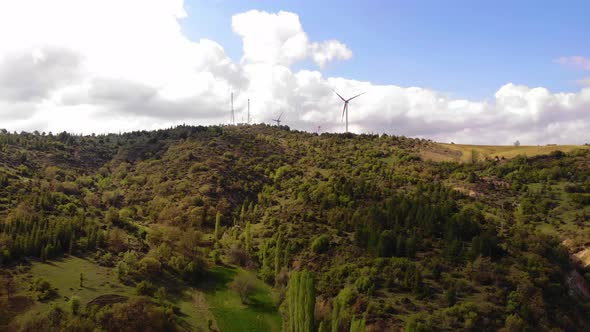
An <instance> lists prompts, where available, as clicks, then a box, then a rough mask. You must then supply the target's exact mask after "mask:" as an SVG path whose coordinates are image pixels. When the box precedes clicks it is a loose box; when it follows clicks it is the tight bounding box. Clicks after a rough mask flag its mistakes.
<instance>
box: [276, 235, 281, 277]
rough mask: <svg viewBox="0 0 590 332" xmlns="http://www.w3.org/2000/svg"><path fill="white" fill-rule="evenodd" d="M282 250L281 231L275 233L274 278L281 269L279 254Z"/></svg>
mask: <svg viewBox="0 0 590 332" xmlns="http://www.w3.org/2000/svg"><path fill="white" fill-rule="evenodd" d="M282 251H283V233H282V232H279V234H278V235H277V245H276V248H275V279H276V277H277V276H278V275H279V272H280V271H281V254H282Z"/></svg>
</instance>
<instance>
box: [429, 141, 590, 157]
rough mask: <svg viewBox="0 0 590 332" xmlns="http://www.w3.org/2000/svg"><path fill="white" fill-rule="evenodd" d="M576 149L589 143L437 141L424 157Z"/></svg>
mask: <svg viewBox="0 0 590 332" xmlns="http://www.w3.org/2000/svg"><path fill="white" fill-rule="evenodd" d="M576 149H590V146H587V145H535V146H531V145H529V146H513V145H466V144H448V143H437V144H436V145H435V147H434V148H433V149H428V150H426V151H423V152H422V156H423V158H424V159H431V160H433V161H461V162H467V161H471V158H472V151H476V155H477V157H478V159H479V160H482V159H485V158H495V157H496V156H497V157H498V158H502V157H504V158H507V159H510V158H514V157H516V156H518V155H526V156H527V157H534V156H538V155H546V154H549V153H551V152H553V151H557V150H559V151H562V152H571V151H573V150H576Z"/></svg>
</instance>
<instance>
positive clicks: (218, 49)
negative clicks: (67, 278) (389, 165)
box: [0, 0, 590, 145]
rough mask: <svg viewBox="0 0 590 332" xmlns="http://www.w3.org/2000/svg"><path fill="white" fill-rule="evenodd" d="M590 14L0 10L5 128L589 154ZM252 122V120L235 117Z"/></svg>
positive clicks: (485, 7) (88, 7)
mask: <svg viewBox="0 0 590 332" xmlns="http://www.w3.org/2000/svg"><path fill="white" fill-rule="evenodd" d="M588 12H590V3H587V1H568V2H567V3H564V2H558V1H490V2H483V1H477V2H476V1H459V0H456V1H453V0H452V1H434V0H432V1H420V0H418V1H397V0H391V1H378V0H375V1H228V0H186V1H182V0H102V1H96V0H52V1H44V0H18V1H17V0H4V1H0V128H5V129H8V130H11V131H13V130H14V131H22V130H24V131H34V130H38V131H40V132H41V131H45V132H49V131H52V132H60V131H63V130H66V131H69V132H73V133H85V134H89V133H105V132H120V131H131V130H142V129H146V130H150V129H157V128H167V127H170V126H173V125H177V124H182V123H186V124H194V125H197V124H204V125H208V124H220V123H228V122H229V121H230V94H231V93H232V92H233V93H234V96H235V98H234V105H235V109H236V119H237V121H242V119H243V118H244V116H245V109H246V105H247V101H248V99H250V104H251V114H252V121H253V122H255V123H261V122H265V123H271V122H272V119H273V118H276V117H277V116H278V115H279V114H281V113H284V114H283V117H282V120H283V123H284V124H286V125H289V126H290V127H291V128H294V129H300V130H306V131H316V130H317V128H318V126H321V131H329V132H343V131H344V128H345V126H344V123H343V122H342V102H341V101H340V99H339V98H338V97H337V96H336V95H335V94H334V92H333V91H332V90H333V89H334V90H336V91H338V92H339V93H340V94H342V95H343V96H345V97H347V96H352V95H355V94H357V93H360V92H366V94H364V95H363V96H361V97H359V98H357V99H355V100H353V101H351V103H350V114H349V120H350V124H349V128H350V130H351V131H353V132H356V133H379V134H380V133H388V134H395V135H405V136H411V137H421V138H429V139H433V140H436V141H442V142H450V141H453V142H456V143H466V144H467V143H470V144H512V143H513V142H514V141H516V140H518V141H520V142H521V143H522V144H531V145H536V144H550V143H559V144H582V143H587V142H590V134H588V133H590V34H588V33H587V31H590V20H588V19H587V18H586V16H587V15H586V13H588ZM244 121H245V120H244Z"/></svg>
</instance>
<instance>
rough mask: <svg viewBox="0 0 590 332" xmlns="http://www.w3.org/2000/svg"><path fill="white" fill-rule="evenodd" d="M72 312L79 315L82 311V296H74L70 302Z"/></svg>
mask: <svg viewBox="0 0 590 332" xmlns="http://www.w3.org/2000/svg"><path fill="white" fill-rule="evenodd" d="M68 305H69V307H70V312H71V313H72V314H73V315H78V313H80V298H79V297H77V296H72V298H70V302H69V304H68Z"/></svg>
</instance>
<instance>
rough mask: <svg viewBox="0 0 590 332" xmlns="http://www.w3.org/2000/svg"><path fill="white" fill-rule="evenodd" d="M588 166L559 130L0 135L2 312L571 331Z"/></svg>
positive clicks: (581, 317)
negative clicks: (492, 137)
mask: <svg viewBox="0 0 590 332" xmlns="http://www.w3.org/2000/svg"><path fill="white" fill-rule="evenodd" d="M473 151H476V152H475V158H474V153H473ZM496 155H497V156H498V158H497V159H496V158H495V156H496ZM589 179H590V150H588V148H587V147H575V146H544V147H524V146H521V147H486V146H465V145H458V144H439V143H434V142H430V141H427V140H418V139H409V138H405V137H397V136H387V135H382V136H378V135H353V134H322V135H317V134H310V133H304V132H297V131H290V130H289V128H288V127H271V126H266V125H255V126H222V127H217V126H213V127H200V126H199V127H192V126H180V127H176V128H173V129H169V130H159V131H151V132H146V131H144V132H133V133H127V134H122V135H106V136H73V135H69V134H67V133H61V134H59V135H36V134H27V133H21V134H10V133H5V132H4V133H0V264H2V270H1V271H2V272H1V273H2V275H3V278H2V280H3V282H2V287H1V288H0V290H1V292H2V294H1V297H0V329H2V330H8V331H13V330H15V331H16V330H24V331H38V330H39V329H40V328H42V329H43V330H55V331H61V330H71V329H76V330H80V331H92V330H93V329H94V328H95V327H100V328H101V329H103V330H107V331H123V330H125V331H150V330H154V331H175V330H189V331H190V330H194V331H208V330H221V331H277V330H309V329H313V330H320V331H365V330H366V331H398V330H406V331H429V330H448V331H451V330H474V331H492V330H499V329H504V330H506V331H524V330H534V329H540V330H550V329H555V330H563V331H572V330H588V329H590V318H589V317H590V316H589V314H590V310H589V309H590V307H589V305H588V301H589V300H590V293H589V292H588V286H587V282H588V281H590V270H588V269H587V266H588V265H590V262H588V263H585V260H587V255H586V251H588V250H590V249H589V248H588V247H587V246H588V244H587V239H588V236H589V235H590V228H589V227H588V226H589V225H590V180H589ZM295 285H296V286H295ZM302 294H312V295H313V296H307V295H306V296H305V297H303V295H302ZM303 298H305V300H303ZM295 327H297V328H295ZM299 328H301V329H299Z"/></svg>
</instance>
